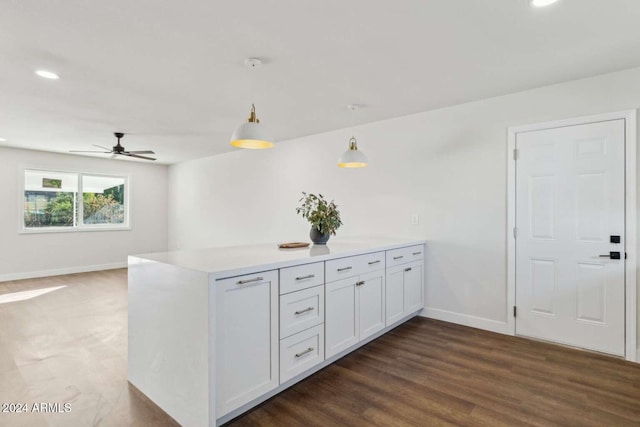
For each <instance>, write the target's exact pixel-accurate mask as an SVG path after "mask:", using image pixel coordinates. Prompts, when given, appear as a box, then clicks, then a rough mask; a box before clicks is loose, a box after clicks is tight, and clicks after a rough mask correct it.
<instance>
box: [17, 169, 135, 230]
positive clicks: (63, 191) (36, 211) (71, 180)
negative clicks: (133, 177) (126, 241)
mask: <svg viewBox="0 0 640 427" xmlns="http://www.w3.org/2000/svg"><path fill="white" fill-rule="evenodd" d="M127 192H128V188H127V178H125V177H116V176H102V175H90V174H82V173H69V172H56V171H44V170H32V169H28V170H25V171H24V205H23V206H24V207H23V209H24V211H23V226H24V229H25V230H29V231H32V230H42V231H45V230H63V229H64V230H92V229H93V230H99V229H105V228H108V229H112V228H127V227H128V224H129V220H128V214H129V209H128V203H127V195H128V194H127Z"/></svg>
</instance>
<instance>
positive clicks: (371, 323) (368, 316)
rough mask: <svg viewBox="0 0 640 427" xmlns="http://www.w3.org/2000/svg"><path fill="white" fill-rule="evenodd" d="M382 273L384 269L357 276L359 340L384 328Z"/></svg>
mask: <svg viewBox="0 0 640 427" xmlns="http://www.w3.org/2000/svg"><path fill="white" fill-rule="evenodd" d="M384 275H385V274H384V270H378V271H374V272H373V273H367V274H363V275H361V276H360V278H359V279H360V281H359V282H358V283H359V286H358V306H359V312H360V327H359V334H358V335H359V339H360V340H363V339H365V338H367V337H370V336H371V335H373V334H375V333H376V332H378V331H381V330H382V329H384V324H385V323H384V320H385V319H384Z"/></svg>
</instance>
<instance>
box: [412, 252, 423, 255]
mask: <svg viewBox="0 0 640 427" xmlns="http://www.w3.org/2000/svg"><path fill="white" fill-rule="evenodd" d="M421 253H422V252H414V253H413V255H420V254H421Z"/></svg>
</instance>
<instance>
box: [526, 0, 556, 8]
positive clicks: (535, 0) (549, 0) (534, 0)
mask: <svg viewBox="0 0 640 427" xmlns="http://www.w3.org/2000/svg"><path fill="white" fill-rule="evenodd" d="M557 1H558V0H531V6H533V7H545V6H549V5H552V4H553V3H555V2H557Z"/></svg>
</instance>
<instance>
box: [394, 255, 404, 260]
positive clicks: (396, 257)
mask: <svg viewBox="0 0 640 427" xmlns="http://www.w3.org/2000/svg"><path fill="white" fill-rule="evenodd" d="M402 258H404V255H400V256H394V257H393V259H402Z"/></svg>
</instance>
